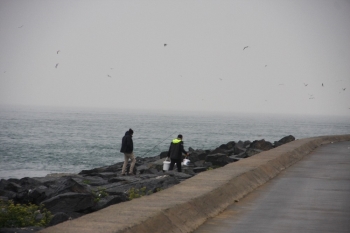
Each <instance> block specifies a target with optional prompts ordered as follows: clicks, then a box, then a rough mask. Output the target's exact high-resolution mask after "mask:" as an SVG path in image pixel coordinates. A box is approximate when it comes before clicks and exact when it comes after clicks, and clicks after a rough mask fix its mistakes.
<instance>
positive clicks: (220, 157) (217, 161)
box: [205, 153, 229, 166]
mask: <svg viewBox="0 0 350 233" xmlns="http://www.w3.org/2000/svg"><path fill="white" fill-rule="evenodd" d="M205 161H206V162H211V163H212V164H213V165H216V166H225V165H226V164H228V163H229V158H228V156H227V155H226V154H223V153H216V154H210V155H207V157H206V158H205Z"/></svg>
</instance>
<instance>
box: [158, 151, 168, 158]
mask: <svg viewBox="0 0 350 233" xmlns="http://www.w3.org/2000/svg"><path fill="white" fill-rule="evenodd" d="M166 157H168V151H163V152H161V153H160V154H159V158H160V159H164V158H166Z"/></svg>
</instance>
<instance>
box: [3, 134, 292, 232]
mask: <svg viewBox="0 0 350 233" xmlns="http://www.w3.org/2000/svg"><path fill="white" fill-rule="evenodd" d="M294 140H295V138H294V137H293V136H292V135H289V136H286V137H284V138H282V139H281V140H279V141H275V142H274V143H271V142H268V141H265V140H264V139H262V140H255V141H253V142H251V141H238V142H235V141H231V142H228V143H226V144H222V145H221V146H219V147H217V148H215V149H214V150H201V149H196V150H195V149H192V148H189V151H190V156H189V159H190V161H191V162H190V163H189V164H188V166H183V172H176V171H163V162H164V159H165V158H166V155H167V152H162V153H160V155H158V156H154V157H147V158H140V157H137V158H136V161H137V162H136V166H135V168H134V174H135V175H132V176H121V169H122V165H123V163H122V162H120V163H116V164H114V165H111V166H105V167H100V168H95V169H91V170H83V171H81V172H80V173H79V174H50V175H48V176H46V177H32V178H29V177H25V178H22V179H7V180H6V179H2V180H1V181H0V200H2V201H7V200H13V201H14V203H19V204H28V203H32V204H36V205H40V204H43V205H44V206H45V207H46V208H47V209H48V210H49V211H50V212H51V213H52V214H53V218H52V220H51V222H50V225H55V224H58V223H60V222H63V221H66V220H69V219H74V218H78V217H80V216H82V215H85V214H88V213H91V212H94V211H97V210H100V209H103V208H105V207H107V206H110V205H113V204H117V203H120V202H124V201H128V200H131V199H133V198H137V197H140V196H143V195H150V194H152V193H155V192H159V191H161V190H164V189H166V188H168V187H171V186H173V185H176V184H178V183H180V182H181V181H183V180H185V179H188V178H191V177H192V176H195V175H196V174H198V173H200V172H203V171H206V170H208V169H215V168H218V167H222V166H225V165H226V164H228V163H232V162H236V161H238V160H240V159H244V158H248V157H250V156H253V155H255V154H258V153H260V152H262V151H266V150H270V149H272V148H275V147H277V146H280V145H282V144H285V143H288V142H291V141H294ZM128 169H129V167H128ZM28 229H29V228H28ZM31 229H33V228H31ZM31 229H29V230H28V232H33V230H31ZM39 229H41V228H34V231H35V230H39ZM12 230H14V229H10V228H7V229H4V228H3V229H1V230H0V232H13V231H12ZM17 232H27V231H26V228H24V229H22V230H20V229H17Z"/></svg>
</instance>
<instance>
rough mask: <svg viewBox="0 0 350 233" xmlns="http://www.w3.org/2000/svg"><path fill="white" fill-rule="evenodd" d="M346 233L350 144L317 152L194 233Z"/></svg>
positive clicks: (349, 219)
mask: <svg viewBox="0 0 350 233" xmlns="http://www.w3.org/2000/svg"><path fill="white" fill-rule="evenodd" d="M209 232H210V233H213V232H215V233H231V232H232V233H233V232H234V233H240V232H242V233H243V232H244V233H247V232H249V233H254V232H259V233H261V232H264V233H268V232H298V233H299V232H315V233H316V232H317V233H319V232H327V233H328V232H340V233H341V232H344V233H345V232H347V233H349V232H350V142H349V141H345V142H337V143H331V144H327V145H323V146H320V147H318V148H317V149H316V150H314V151H313V152H311V153H310V154H309V155H307V156H305V157H304V158H303V159H302V160H301V161H299V162H297V163H296V164H294V165H293V166H291V167H290V168H288V169H286V170H285V171H283V172H281V173H280V174H279V175H278V176H277V177H275V178H274V179H272V180H271V181H270V182H268V183H266V184H264V185H262V186H261V187H259V188H258V189H256V190H255V191H253V192H252V193H250V194H248V195H247V196H246V197H244V198H243V199H241V200H240V201H239V202H237V203H235V204H233V205H231V206H229V207H228V208H227V209H226V210H225V211H224V212H222V213H221V214H219V215H218V216H216V217H215V218H212V219H209V220H208V221H206V222H205V223H204V224H203V225H201V226H200V227H199V228H197V230H195V231H194V233H209Z"/></svg>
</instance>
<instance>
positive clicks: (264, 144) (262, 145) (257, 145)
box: [249, 139, 274, 151]
mask: <svg viewBox="0 0 350 233" xmlns="http://www.w3.org/2000/svg"><path fill="white" fill-rule="evenodd" d="M249 148H251V149H257V150H263V151H267V150H271V149H273V148H274V147H273V145H272V143H271V142H268V141H265V139H261V140H255V141H253V142H252V143H251V144H250V147H249Z"/></svg>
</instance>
